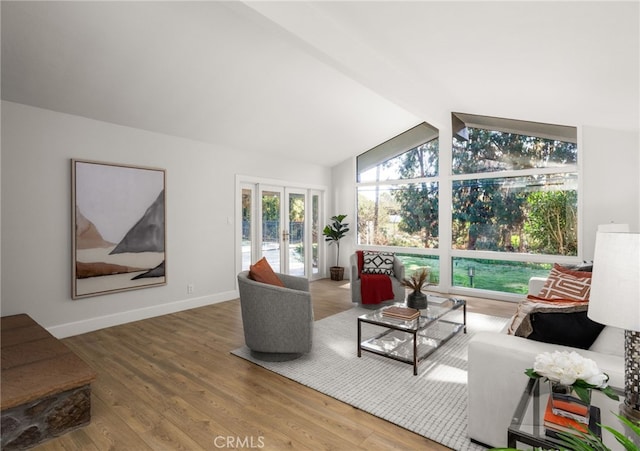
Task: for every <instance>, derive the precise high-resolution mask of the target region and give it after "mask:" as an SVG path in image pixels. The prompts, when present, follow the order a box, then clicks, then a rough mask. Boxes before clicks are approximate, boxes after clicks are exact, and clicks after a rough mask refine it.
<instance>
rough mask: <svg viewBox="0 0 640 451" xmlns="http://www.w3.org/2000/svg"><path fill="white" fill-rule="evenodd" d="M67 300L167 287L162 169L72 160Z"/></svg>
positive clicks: (164, 182) (164, 199) (164, 201)
mask: <svg viewBox="0 0 640 451" xmlns="http://www.w3.org/2000/svg"><path fill="white" fill-rule="evenodd" d="M71 178H72V189H71V193H72V194H71V215H72V218H71V226H72V227H71V236H72V239H71V242H72V252H71V254H72V271H71V274H72V280H71V282H72V290H71V291H72V296H71V297H72V299H82V298H86V297H90V296H99V295H105V294H112V293H118V292H123V291H128V290H136V289H141V288H150V287H157V286H162V285H166V283H167V270H166V266H167V265H166V248H167V247H166V236H167V235H166V191H165V190H166V170H164V169H159V168H152V167H144V166H131V165H125V164H117V163H105V162H98V161H90V160H80V159H72V160H71Z"/></svg>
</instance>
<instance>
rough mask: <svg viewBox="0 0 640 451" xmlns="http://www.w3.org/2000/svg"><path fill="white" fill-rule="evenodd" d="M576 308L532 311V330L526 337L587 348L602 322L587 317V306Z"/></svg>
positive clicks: (601, 327)
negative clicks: (567, 310)
mask: <svg viewBox="0 0 640 451" xmlns="http://www.w3.org/2000/svg"><path fill="white" fill-rule="evenodd" d="M577 309H579V311H571V312H562V311H553V312H551V311H539V312H534V313H532V314H531V326H532V328H533V331H532V332H531V334H529V336H528V337H527V338H528V339H529V340H534V341H541V342H543V343H551V344H556V345H564V346H571V347H573V348H578V349H589V348H590V347H591V345H592V344H593V342H594V341H596V338H598V335H599V334H600V332H602V329H604V324H600V323H597V322H595V321H593V320H591V319H590V318H588V317H587V306H583V307H577Z"/></svg>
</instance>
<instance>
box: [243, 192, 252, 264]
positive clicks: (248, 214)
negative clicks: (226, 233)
mask: <svg viewBox="0 0 640 451" xmlns="http://www.w3.org/2000/svg"><path fill="white" fill-rule="evenodd" d="M252 220H253V190H252V189H251V188H242V241H241V244H240V245H241V247H242V251H241V255H242V270H243V271H246V270H248V269H249V266H250V265H251V263H252V258H251V251H252V248H253V242H254V240H253V235H254V231H253V230H254V227H255V226H254V224H253V221H252Z"/></svg>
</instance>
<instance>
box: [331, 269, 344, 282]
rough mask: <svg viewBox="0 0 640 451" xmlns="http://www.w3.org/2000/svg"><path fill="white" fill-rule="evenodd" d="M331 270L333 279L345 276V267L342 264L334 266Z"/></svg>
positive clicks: (340, 278)
mask: <svg viewBox="0 0 640 451" xmlns="http://www.w3.org/2000/svg"><path fill="white" fill-rule="evenodd" d="M329 271H330V273H331V280H342V279H343V278H344V268H343V267H342V266H332V267H331V268H329Z"/></svg>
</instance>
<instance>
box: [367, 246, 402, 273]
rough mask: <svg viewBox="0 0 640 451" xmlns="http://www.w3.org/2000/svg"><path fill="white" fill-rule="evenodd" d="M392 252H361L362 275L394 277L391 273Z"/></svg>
mask: <svg viewBox="0 0 640 451" xmlns="http://www.w3.org/2000/svg"><path fill="white" fill-rule="evenodd" d="M394 255H395V254H394V253H393V252H371V251H363V252H362V258H363V265H362V272H363V273H364V274H386V275H387V276H391V277H393V276H395V274H394V272H393V258H394Z"/></svg>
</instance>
